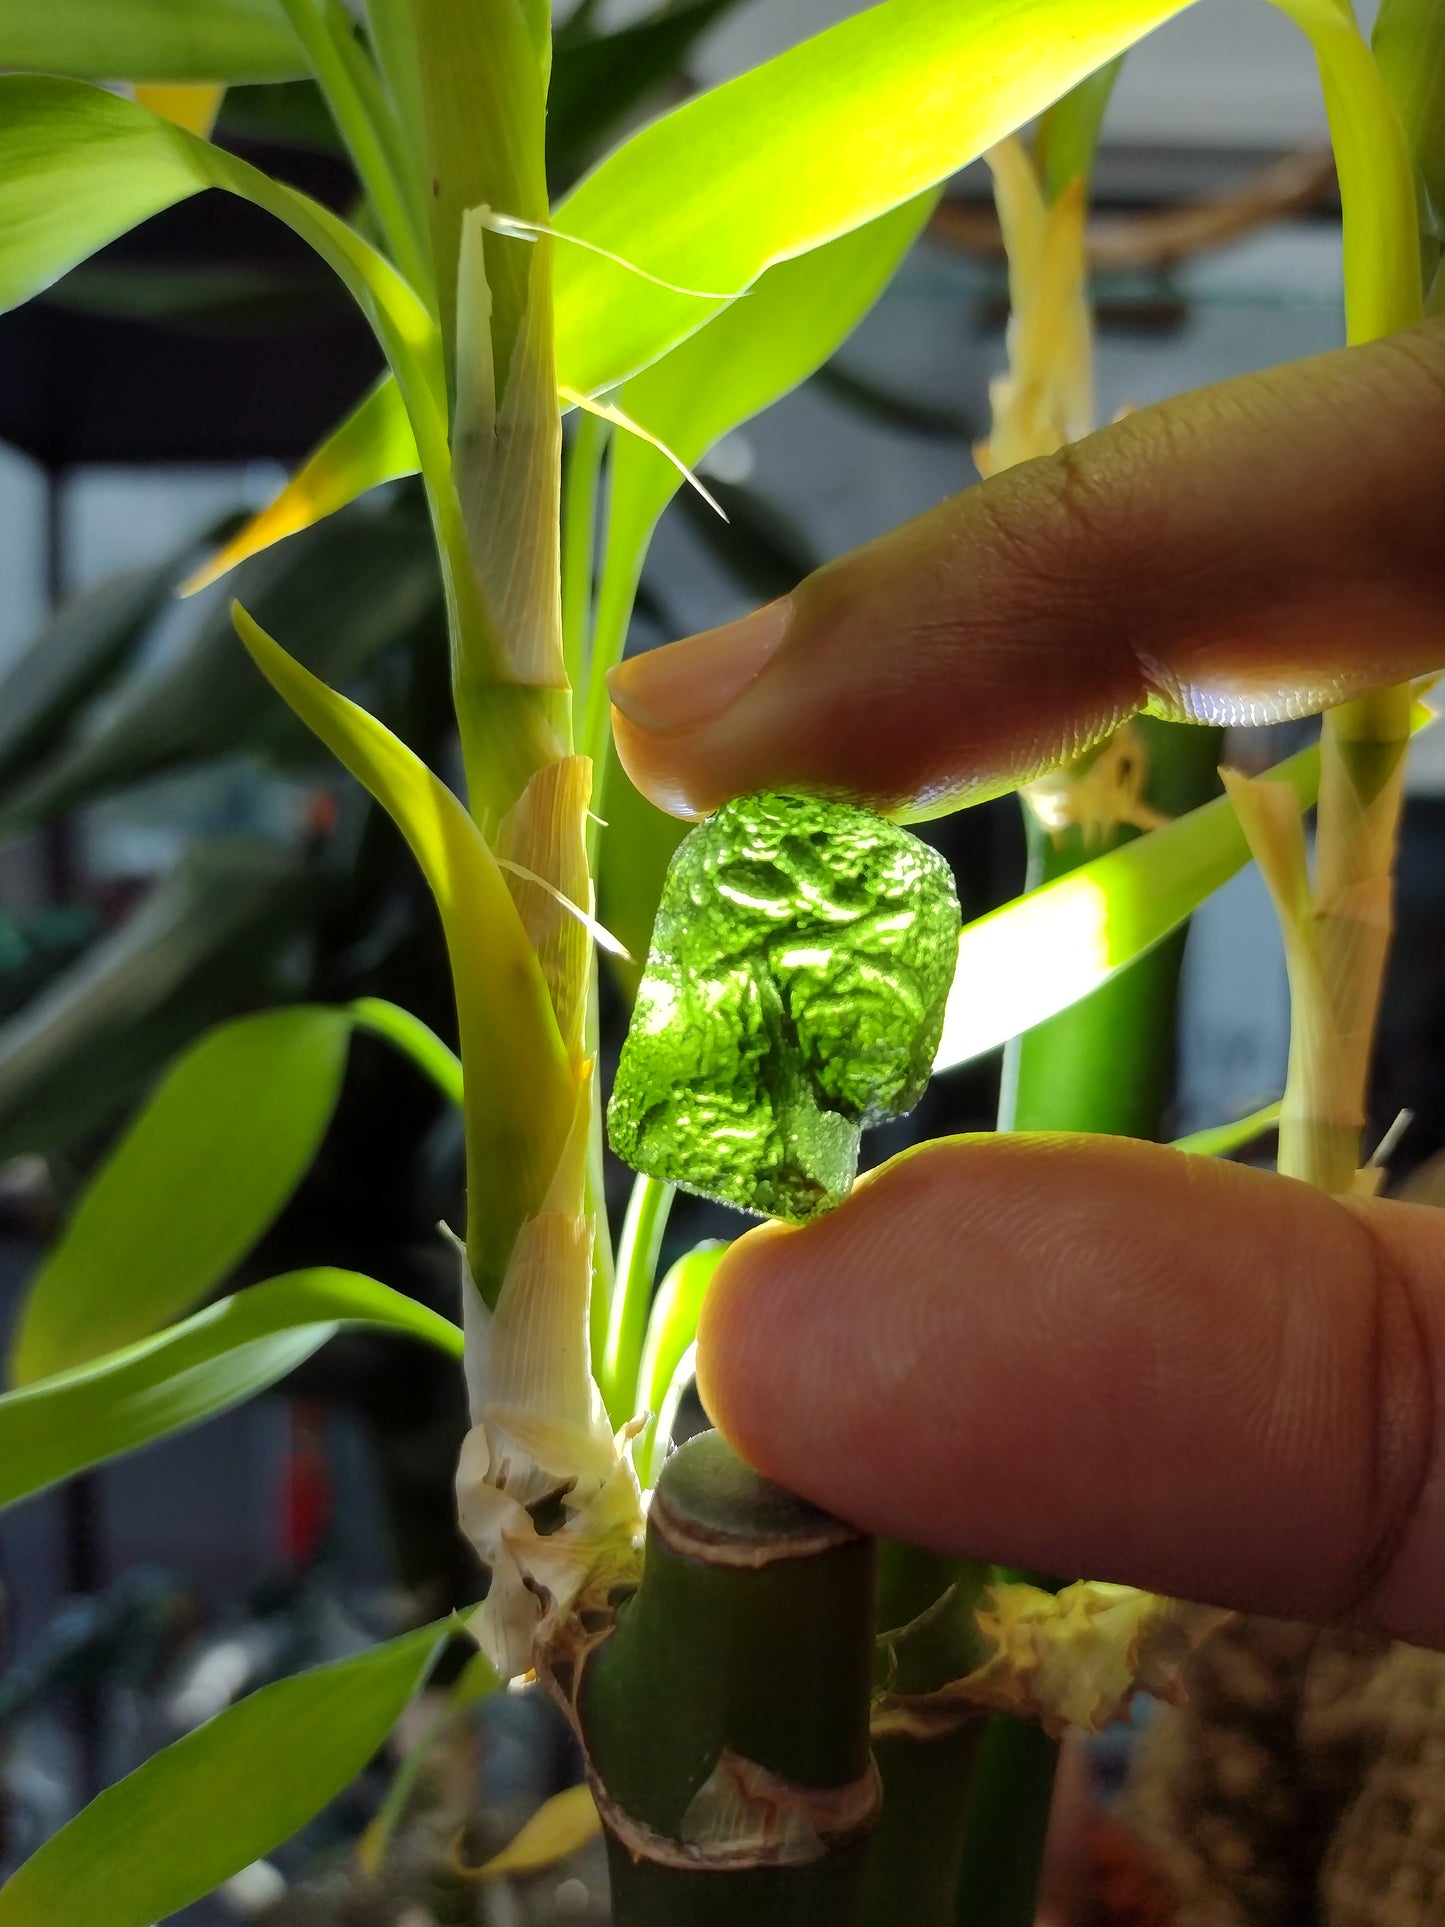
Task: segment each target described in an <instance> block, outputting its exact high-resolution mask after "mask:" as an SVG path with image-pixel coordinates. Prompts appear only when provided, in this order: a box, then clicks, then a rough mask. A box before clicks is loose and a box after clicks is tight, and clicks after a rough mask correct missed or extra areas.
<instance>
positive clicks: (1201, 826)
mask: <svg viewBox="0 0 1445 1927" xmlns="http://www.w3.org/2000/svg"><path fill="white" fill-rule="evenodd" d="M1270 774H1271V775H1272V776H1274V777H1276V778H1279V779H1280V780H1282V781H1285V782H1288V783H1290V784H1291V785H1292V786H1293V788H1294V792H1295V794H1296V796H1297V797H1298V798H1299V802H1300V807H1301V809H1307V808H1308V807H1309V805H1310V804H1311V803H1312V802H1313V801H1314V799H1315V792H1316V790H1317V788H1318V786H1319V751H1318V750H1316V749H1306V750H1301V751H1300V753H1299V754H1298V755H1297V756H1291V757H1290V758H1289V760H1288V762H1284V763H1281V764H1279V765H1278V766H1277V768H1275V769H1273V770H1272V771H1271V772H1270ZM1248 861H1249V845H1248V843H1247V842H1246V840H1245V835H1244V830H1243V828H1242V827H1241V825H1240V822H1239V818H1238V817H1237V816H1236V815H1235V813H1234V806H1233V805H1232V804H1231V803H1230V801H1229V799H1228V797H1224V796H1221V797H1217V798H1216V799H1215V801H1214V802H1212V803H1206V804H1204V805H1203V807H1202V808H1200V809H1197V810H1191V811H1190V812H1189V814H1188V815H1187V816H1181V817H1179V818H1178V819H1177V820H1176V821H1175V822H1173V823H1169V824H1166V825H1165V827H1164V828H1163V829H1160V830H1151V831H1150V833H1149V834H1148V835H1147V836H1141V837H1137V838H1136V839H1135V840H1134V841H1133V842H1132V843H1126V844H1124V845H1123V846H1122V847H1121V848H1119V849H1117V850H1110V851H1109V852H1108V854H1107V855H1105V856H1100V857H1095V859H1094V860H1093V862H1092V863H1085V864H1083V865H1081V867H1080V868H1079V869H1077V870H1073V871H1071V872H1070V873H1069V874H1068V875H1067V876H1063V877H1059V878H1057V879H1055V881H1054V882H1052V883H1045V884H1043V885H1042V886H1041V887H1040V888H1039V889H1037V890H1032V891H1030V892H1029V894H1028V895H1027V896H1023V897H1016V898H1015V899H1014V901H1013V902H1012V903H1006V904H1004V905H1003V906H1002V908H1000V909H998V910H994V911H991V912H990V913H989V915H988V916H986V917H980V918H978V919H977V921H975V922H974V923H970V924H965V925H964V928H963V932H962V934H961V936H960V937H959V940H958V973H957V975H956V976H955V978H954V980H953V989H952V990H951V991H950V993H949V999H948V1015H947V1016H946V1018H945V1019H944V1025H943V1039H942V1042H941V1043H940V1044H939V1047H938V1055H937V1057H936V1058H935V1059H934V1066H933V1067H934V1069H935V1070H936V1071H943V1070H949V1069H951V1068H952V1067H953V1066H954V1065H955V1064H963V1063H966V1062H967V1061H968V1060H969V1059H970V1058H973V1057H978V1056H981V1055H982V1054H983V1052H985V1051H989V1050H993V1049H995V1048H996V1047H997V1046H998V1045H1000V1044H1004V1043H1007V1042H1008V1040H1009V1038H1011V1037H1017V1036H1018V1035H1019V1034H1020V1032H1022V1031H1026V1030H1028V1029H1030V1028H1031V1027H1032V1026H1033V1025H1034V1024H1038V1023H1042V1022H1043V1020H1044V1019H1045V1018H1046V1017H1052V1016H1054V1015H1055V1014H1056V1013H1057V1012H1058V1011H1061V1010H1066V1009H1067V1008H1068V1007H1069V1005H1070V1004H1073V1003H1077V1001H1078V1000H1079V998H1081V997H1087V996H1088V995H1089V993H1090V992H1091V991H1094V990H1097V989H1098V988H1099V986H1100V984H1104V983H1107V982H1108V981H1109V979H1110V978H1111V977H1113V976H1114V975H1115V974H1116V973H1117V972H1118V971H1120V970H1122V969H1123V968H1124V966H1125V965H1126V964H1128V963H1131V962H1132V961H1133V960H1134V958H1135V957H1139V956H1142V955H1143V953H1144V952H1145V951H1146V950H1149V949H1151V948H1152V947H1153V946H1154V945H1155V944H1156V943H1158V942H1160V941H1161V939H1163V938H1164V937H1167V936H1168V935H1169V932H1170V931H1171V930H1174V929H1177V928H1178V926H1179V925H1180V924H1181V923H1183V922H1184V920H1185V918H1186V917H1188V916H1189V915H1190V914H1191V913H1192V912H1193V911H1195V910H1197V909H1198V907H1199V905H1200V904H1201V903H1203V902H1204V900H1205V898H1206V897H1209V896H1211V895H1213V893H1214V891H1216V890H1217V889H1218V888H1219V887H1220V885H1221V884H1223V883H1227V882H1228V880H1229V879H1230V877H1232V876H1233V875H1234V874H1235V872H1236V871H1237V870H1242V869H1243V868H1244V866H1245V864H1246V863H1247V862H1248Z"/></svg>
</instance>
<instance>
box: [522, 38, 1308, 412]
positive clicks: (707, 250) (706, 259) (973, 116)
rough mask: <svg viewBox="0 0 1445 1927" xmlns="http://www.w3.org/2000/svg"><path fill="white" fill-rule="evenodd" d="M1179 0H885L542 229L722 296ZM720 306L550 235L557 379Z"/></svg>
mask: <svg viewBox="0 0 1445 1927" xmlns="http://www.w3.org/2000/svg"><path fill="white" fill-rule="evenodd" d="M1322 3H1324V4H1331V3H1332V0H1322ZM1185 4H1187V0H974V4H971V5H968V6H956V7H946V6H940V5H939V4H938V0H885V4H883V5H881V6H875V7H870V8H868V9H867V10H866V11H864V12H862V13H858V14H855V15H853V16H852V17H851V18H850V19H846V20H843V21H841V22H840V23H839V24H838V25H837V26H834V27H830V28H829V29H828V31H827V32H825V33H821V34H818V35H817V36H816V37H815V38H814V39H811V40H806V41H804V42H803V43H802V44H801V45H800V46H797V47H793V48H790V49H789V50H788V51H787V52H786V53H783V54H780V55H778V56H777V58H776V59H774V60H770V61H768V62H767V63H766V64H765V65H763V66H761V67H756V68H754V69H753V70H752V71H751V72H749V73H745V74H740V75H739V76H738V77H737V78H736V79H735V80H730V81H727V82H725V83H724V84H723V85H722V86H720V87H715V88H713V89H712V90H711V91H710V92H708V93H705V94H701V95H699V96H698V97H697V98H695V99H693V100H690V101H687V102H686V103H684V105H683V106H681V107H678V108H676V109H674V111H673V112H672V113H670V114H667V115H665V116H664V117H663V118H662V119H661V120H658V121H655V122H654V123H653V124H652V125H651V126H650V127H645V128H643V129H642V131H641V132H640V133H638V134H636V135H634V136H633V138H632V139H631V140H629V141H628V142H626V144H625V145H624V146H622V147H621V148H619V149H618V150H617V152H616V153H614V154H612V155H611V156H609V158H608V159H607V160H605V161H603V162H602V164H601V165H600V166H599V167H598V168H597V169H596V170H595V171H594V172H593V173H592V174H590V175H589V176H588V178H587V179H586V180H585V181H583V182H582V184H581V185H580V186H579V187H578V188H577V189H576V191H575V192H574V193H573V194H572V195H570V196H569V197H568V199H567V200H566V201H564V202H563V204H562V206H561V207H560V208H559V209H558V211H557V213H556V215H555V217H554V218H555V222H556V225H557V226H558V228H559V229H561V230H563V231H564V232H566V233H568V234H575V235H579V236H581V237H584V238H585V239H586V240H587V241H589V242H591V243H593V244H594V245H596V246H600V247H604V248H607V249H609V250H611V251H612V252H613V253H614V254H619V255H621V256H623V257H624V258H625V259H627V260H629V261H633V262H636V263H637V264H638V265H639V266H641V267H643V268H645V269H647V270H648V271H649V272H650V273H652V274H655V275H659V276H661V277H663V278H664V279H665V280H668V281H671V282H673V283H675V284H677V285H679V286H681V287H686V288H705V289H717V290H722V291H725V292H727V293H729V294H730V293H733V292H736V291H738V290H741V289H743V288H746V287H750V286H751V285H752V283H753V282H754V281H756V280H757V278H758V276H759V275H760V274H762V272H763V271H764V270H765V269H766V268H769V267H771V266H773V265H774V264H775V263H777V262H779V261H786V260H788V259H790V258H791V257H792V256H794V255H797V254H804V253H806V252H807V251H808V250H809V249H810V248H816V247H820V246H822V245H823V243H824V242H827V241H831V240H835V239H837V237H838V236H839V235H841V234H845V233H847V232H848V231H849V230H850V229H852V228H856V227H861V226H863V225H864V223H865V222H868V221H870V220H874V219H876V218H877V217H878V216H879V215H881V214H886V213H887V212H888V210H889V209H890V208H895V207H898V206H899V205H900V204H901V203H902V202H904V201H908V200H912V199H913V198H914V197H915V196H917V195H919V194H922V193H924V192H925V191H926V190H927V189H929V188H931V187H935V186H937V184H938V183H939V182H941V181H943V180H945V179H947V177H948V176H949V175H950V174H952V173H954V172H956V170H957V169H958V168H960V167H963V166H964V165H966V164H967V163H968V162H969V161H971V160H974V159H976V158H977V157H978V155H980V154H981V153H982V152H983V151H984V150H985V148H988V147H991V146H992V145H993V144H994V142H995V141H998V140H1000V139H1002V137H1003V136H1004V135H1005V134H1007V133H1011V132H1012V131H1013V130H1014V129H1015V128H1016V127H1020V126H1022V125H1023V123H1024V122H1025V121H1027V120H1030V119H1032V117H1033V116H1034V115H1035V114H1037V113H1038V112H1039V111H1040V109H1042V108H1044V107H1047V106H1048V105H1049V104H1050V102H1052V101H1054V100H1057V99H1058V98H1059V96H1060V95H1061V94H1063V93H1065V92H1067V90H1068V89H1069V88H1070V87H1072V86H1074V85H1075V84H1076V83H1077V82H1078V81H1080V80H1082V79H1083V78H1084V76H1085V75H1086V74H1090V73H1092V72H1093V71H1094V70H1095V69H1096V68H1097V67H1101V66H1103V65H1104V63H1105V62H1106V61H1109V60H1112V59H1113V58H1114V57H1115V55H1116V54H1120V53H1122V52H1123V51H1124V50H1125V48H1127V47H1129V46H1130V45H1132V44H1133V42H1134V41H1136V40H1138V39H1140V38H1142V36H1143V35H1145V34H1147V33H1149V32H1150V31H1151V30H1152V29H1153V28H1155V27H1157V26H1159V25H1160V24H1161V23H1162V22H1163V21H1165V20H1167V19H1169V18H1171V17H1172V16H1173V15H1174V14H1176V13H1179V12H1181V11H1182V10H1183V7H1184V5H1185ZM721 305H723V304H721V303H716V302H714V303H709V302H700V301H698V300H696V299H694V298H692V297H690V296H686V295H680V294H676V293H673V292H671V291H669V290H668V289H666V288H661V287H657V286H655V285H654V284H652V283H650V282H643V281H639V280H638V278H637V277H636V276H635V275H629V274H628V273H626V271H625V270H623V269H620V268H618V267H616V266H615V265H614V264H613V263H612V262H610V261H607V260H605V259H603V258H601V257H600V256H598V255H596V254H593V253H590V252H586V251H584V250H583V249H581V248H563V249H561V250H559V254H558V261H557V363H558V370H559V377H560V379H561V380H562V381H563V382H564V383H565V384H566V385H568V386H570V387H573V388H576V389H579V390H581V391H582V392H583V393H588V394H592V393H598V392H600V391H601V390H603V389H604V388H610V387H612V386H614V385H615V384H616V383H617V381H618V380H619V379H621V378H623V377H625V376H627V375H630V374H633V373H635V372H636V371H637V370H638V369H639V368H643V367H645V366H646V365H647V364H648V363H650V362H653V361H656V360H657V358H658V357H659V355H661V354H664V353H666V351H667V350H668V349H669V348H670V347H672V346H673V345H675V343H677V342H678V341H680V340H682V339H683V338H684V337H685V336H687V335H689V334H692V333H694V332H695V331H696V330H697V329H698V328H700V327H702V326H703V325H704V323H706V322H707V321H709V320H710V319H711V317H712V315H713V314H714V313H716V312H717V309H718V307H719V306H721Z"/></svg>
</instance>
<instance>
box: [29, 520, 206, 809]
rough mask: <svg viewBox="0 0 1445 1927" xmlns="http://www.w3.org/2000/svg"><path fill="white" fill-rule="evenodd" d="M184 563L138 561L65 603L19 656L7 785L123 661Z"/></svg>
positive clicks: (50, 743)
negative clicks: (142, 565)
mask: <svg viewBox="0 0 1445 1927" xmlns="http://www.w3.org/2000/svg"><path fill="white" fill-rule="evenodd" d="M181 566H182V565H181V564H180V563H178V562H177V561H176V560H175V559H174V558H173V559H172V560H171V561H170V562H168V563H162V564H161V566H160V567H159V568H155V569H136V570H133V571H130V572H129V573H127V574H125V575H121V576H116V577H114V578H113V579H112V580H111V581H109V582H103V583H101V584H100V586H99V587H98V588H96V589H92V590H91V591H90V593H89V594H87V595H84V596H78V597H76V598H75V599H74V600H73V601H70V602H66V603H64V604H63V605H62V606H61V608H60V609H59V610H58V611H57V612H56V614H55V616H54V617H53V618H52V619H51V621H50V622H48V623H47V624H46V626H45V627H44V628H43V629H42V630H41V631H40V633H39V635H38V636H36V637H35V639H34V641H33V642H31V643H30V644H29V645H28V646H27V647H26V648H25V650H24V651H23V652H22V653H21V654H20V655H19V656H18V657H17V658H16V660H15V663H14V665H13V666H12V667H11V668H10V669H9V670H7V671H6V673H5V675H4V676H3V678H0V785H4V786H5V787H6V788H8V787H9V786H10V785H11V784H12V783H14V782H15V780H16V778H17V777H23V776H24V775H25V774H26V773H27V772H28V771H29V770H30V769H31V768H33V766H34V764H35V763H36V761H37V759H38V758H40V757H41V756H43V755H44V754H45V752H46V751H48V750H49V749H50V748H51V747H52V746H53V745H54V743H55V742H56V741H57V739H58V738H60V737H61V736H62V735H63V734H64V732H65V729H66V726H67V725H68V724H69V722H70V721H71V719H72V717H73V716H74V713H75V711H76V710H77V709H78V708H79V707H80V706H81V704H82V703H84V702H85V701H86V700H87V699H88V698H89V697H90V696H92V695H94V694H95V692H96V690H97V689H98V688H99V687H101V686H102V685H103V684H104V683H105V682H106V681H107V679H108V678H109V677H110V676H111V675H112V673H113V672H114V671H115V670H117V669H118V668H119V667H120V665H121V664H122V663H123V662H124V660H125V658H126V656H127V654H128V653H129V651H130V650H131V649H132V648H134V646H135V644H136V643H137V642H138V641H139V640H140V638H141V637H142V636H143V635H144V634H145V632H146V630H147V629H148V628H149V627H150V625H151V624H152V623H153V622H154V621H155V619H156V617H157V616H158V615H159V614H160V612H161V610H162V609H164V608H165V606H166V604H167V603H168V602H169V600H170V597H171V594H172V592H173V591H174V589H175V585H176V579H177V577H178V576H179V574H180V569H181ZM0 810H3V803H0Z"/></svg>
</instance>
